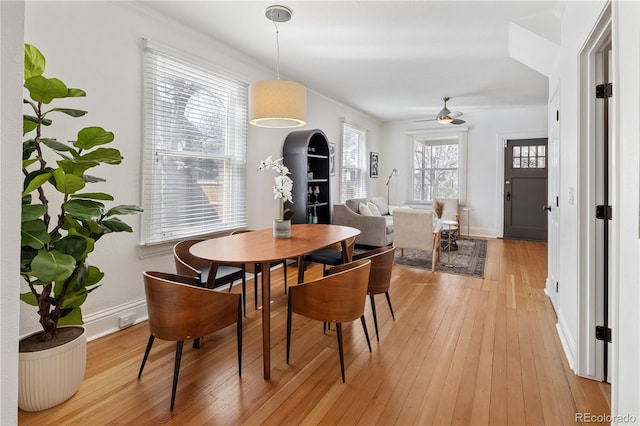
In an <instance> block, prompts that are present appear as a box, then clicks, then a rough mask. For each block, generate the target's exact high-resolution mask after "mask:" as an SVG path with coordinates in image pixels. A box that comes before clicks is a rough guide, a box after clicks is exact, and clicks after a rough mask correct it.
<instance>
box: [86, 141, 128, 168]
mask: <svg viewBox="0 0 640 426" xmlns="http://www.w3.org/2000/svg"><path fill="white" fill-rule="evenodd" d="M76 146H77V145H76ZM122 158H123V157H122V155H120V151H118V150H117V149H115V148H98V149H96V150H95V151H91V152H89V153H88V154H85V155H82V156H81V157H80V159H82V160H93V161H99V162H101V163H105V164H120V163H121V162H122Z"/></svg>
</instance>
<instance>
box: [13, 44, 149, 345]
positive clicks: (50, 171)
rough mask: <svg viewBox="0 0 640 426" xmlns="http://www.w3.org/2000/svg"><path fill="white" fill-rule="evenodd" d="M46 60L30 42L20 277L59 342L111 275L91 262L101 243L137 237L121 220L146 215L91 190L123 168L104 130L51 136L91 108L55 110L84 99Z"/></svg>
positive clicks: (46, 329) (26, 297)
mask: <svg viewBox="0 0 640 426" xmlns="http://www.w3.org/2000/svg"><path fill="white" fill-rule="evenodd" d="M45 66H46V61H45V58H44V56H43V55H42V53H41V52H40V51H39V50H38V49H37V48H36V47H34V46H32V45H29V44H25V49H24V87H25V88H26V89H27V91H28V93H29V96H28V99H25V100H24V104H25V109H26V110H27V111H28V113H25V114H24V115H23V135H24V137H25V138H26V140H24V142H23V155H22V172H23V175H24V185H23V192H22V226H21V262H20V275H21V277H22V278H23V279H24V281H25V282H26V285H27V287H28V289H29V291H28V292H26V293H23V294H21V295H20V299H21V300H23V301H24V302H26V303H28V304H29V305H33V306H35V307H36V308H37V312H38V315H39V317H40V324H41V326H42V330H43V333H42V339H43V340H45V341H49V340H52V339H54V338H55V337H56V335H57V328H58V326H60V325H72V324H78V325H80V324H83V321H82V310H81V306H82V304H83V303H84V301H85V300H86V298H87V295H88V294H89V293H91V292H92V291H94V290H95V289H96V288H98V287H99V286H100V284H99V283H100V281H101V280H102V278H103V277H104V273H103V272H102V271H101V270H100V269H99V268H98V267H97V266H94V265H89V263H88V258H89V254H90V253H92V252H93V251H94V249H95V245H96V242H97V241H98V240H99V239H100V238H102V237H103V236H105V235H107V234H110V233H114V232H132V228H131V227H130V226H129V225H127V224H126V223H125V222H123V221H122V220H121V219H120V218H118V217H117V216H120V215H129V214H137V213H140V212H141V211H142V209H141V208H140V207H138V206H134V205H118V206H114V207H110V208H109V207H107V206H106V204H105V203H106V202H111V201H113V200H114V198H113V196H112V195H109V194H107V193H104V192H92V191H88V190H87V188H86V187H87V185H89V184H91V183H97V182H105V180H104V179H102V178H100V177H97V176H94V175H90V174H87V172H88V171H89V170H90V169H92V168H94V167H97V166H100V165H102V164H106V165H118V164H120V163H121V162H122V158H123V157H122V155H120V151H118V150H117V149H115V148H107V147H105V146H106V145H108V144H110V143H111V142H113V140H114V135H113V133H112V132H110V131H107V130H105V129H103V128H102V127H85V128H83V129H82V130H80V131H79V132H78V133H77V137H76V140H73V141H68V142H61V141H58V140H57V139H55V138H54V137H52V136H51V135H50V133H52V124H53V120H52V117H55V116H56V115H59V114H64V115H67V116H69V117H74V118H76V117H82V116H84V115H86V114H87V111H83V110H79V109H72V108H62V107H52V106H51V105H50V104H52V103H53V102H54V101H58V100H60V99H64V98H77V97H83V96H85V95H86V93H85V92H84V91H83V90H81V89H75V88H69V87H67V85H66V84H65V83H63V82H62V81H61V80H59V79H57V78H47V77H45V76H44V75H43V74H44V71H45Z"/></svg>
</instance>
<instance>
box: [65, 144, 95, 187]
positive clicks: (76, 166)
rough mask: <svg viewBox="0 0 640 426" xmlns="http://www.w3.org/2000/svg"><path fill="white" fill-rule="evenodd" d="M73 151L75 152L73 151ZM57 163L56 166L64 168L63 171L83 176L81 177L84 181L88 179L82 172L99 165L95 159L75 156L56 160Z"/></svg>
mask: <svg viewBox="0 0 640 426" xmlns="http://www.w3.org/2000/svg"><path fill="white" fill-rule="evenodd" d="M73 152H74V153H75V151H73ZM57 163H58V166H60V168H61V169H62V170H64V172H65V173H67V174H70V175H76V176H83V179H84V181H85V182H89V181H88V180H87V179H86V178H84V172H86V171H87V170H88V169H90V168H92V167H95V166H99V165H100V163H98V162H97V161H90V160H87V161H85V160H77V159H75V158H74V159H67V160H58V161H57Z"/></svg>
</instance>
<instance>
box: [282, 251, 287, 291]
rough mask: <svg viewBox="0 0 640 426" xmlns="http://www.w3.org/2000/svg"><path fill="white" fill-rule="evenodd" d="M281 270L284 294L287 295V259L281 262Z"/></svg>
mask: <svg viewBox="0 0 640 426" xmlns="http://www.w3.org/2000/svg"><path fill="white" fill-rule="evenodd" d="M282 269H283V273H284V294H287V259H285V260H284V262H282Z"/></svg>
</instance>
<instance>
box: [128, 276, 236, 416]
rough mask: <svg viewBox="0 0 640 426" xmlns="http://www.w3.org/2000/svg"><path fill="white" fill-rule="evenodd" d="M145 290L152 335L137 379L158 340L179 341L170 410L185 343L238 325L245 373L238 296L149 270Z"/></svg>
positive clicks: (192, 279)
mask: <svg viewBox="0 0 640 426" xmlns="http://www.w3.org/2000/svg"><path fill="white" fill-rule="evenodd" d="M143 276H144V290H145V295H146V298H147V312H148V314H149V330H150V332H151V334H150V336H149V341H148V343H147V348H146V350H145V352H144V357H143V358H142V364H141V365H140V371H139V372H138V379H140V376H142V370H143V369H144V365H145V363H146V362H147V358H148V356H149V352H150V351H151V346H152V345H153V342H154V340H155V338H156V337H157V338H159V339H162V340H169V341H175V342H176V358H175V365H174V369H173V387H172V389H171V410H172V411H173V406H174V402H175V397H176V388H177V385H178V375H179V374H180V359H181V357H182V346H183V343H184V341H185V340H188V339H193V338H198V337H200V336H205V335H207V334H211V333H213V332H215V331H218V330H220V329H223V328H225V327H227V326H229V325H231V324H236V328H237V339H238V374H239V375H241V374H242V307H241V305H240V295H239V294H238V293H222V292H219V291H216V290H211V289H208V288H202V287H199V286H198V282H197V280H196V278H195V277H186V276H183V275H175V274H168V273H164V272H153V271H147V272H144V273H143Z"/></svg>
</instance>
